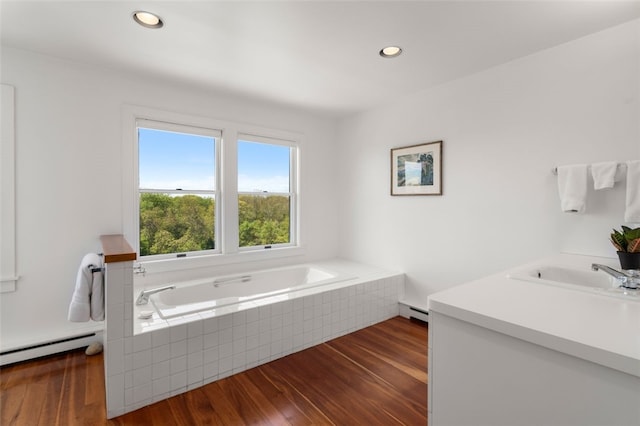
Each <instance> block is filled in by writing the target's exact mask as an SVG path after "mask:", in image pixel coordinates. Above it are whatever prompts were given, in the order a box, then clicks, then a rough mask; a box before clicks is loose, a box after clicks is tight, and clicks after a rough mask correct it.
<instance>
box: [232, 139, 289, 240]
mask: <svg viewBox="0 0 640 426" xmlns="http://www.w3.org/2000/svg"><path fill="white" fill-rule="evenodd" d="M295 164H296V148H295V146H293V145H291V144H289V143H287V142H285V141H277V140H274V139H266V138H258V137H255V136H244V135H241V136H240V138H239V140H238V228H239V229H238V232H239V245H240V247H241V248H245V247H264V248H272V247H274V246H277V245H290V244H292V243H293V242H294V241H295V238H294V233H293V232H292V231H293V230H294V229H295V226H294V223H293V219H295V217H296V214H295V206H296V200H295V194H296V191H295V187H296V179H295V170H296V167H295Z"/></svg>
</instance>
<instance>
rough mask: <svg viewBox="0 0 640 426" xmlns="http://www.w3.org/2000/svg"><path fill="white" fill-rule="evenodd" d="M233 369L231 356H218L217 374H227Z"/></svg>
mask: <svg viewBox="0 0 640 426" xmlns="http://www.w3.org/2000/svg"><path fill="white" fill-rule="evenodd" d="M232 369H233V360H232V357H230V356H228V357H226V358H220V360H219V361H218V375H220V376H222V375H228V374H229V373H230V372H231V370H232Z"/></svg>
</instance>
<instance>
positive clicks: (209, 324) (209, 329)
mask: <svg viewBox="0 0 640 426" xmlns="http://www.w3.org/2000/svg"><path fill="white" fill-rule="evenodd" d="M216 331H218V318H207V319H206V320H204V321H203V333H204V334H209V333H213V332H216Z"/></svg>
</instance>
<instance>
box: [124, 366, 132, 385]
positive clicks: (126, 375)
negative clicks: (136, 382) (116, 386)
mask: <svg viewBox="0 0 640 426" xmlns="http://www.w3.org/2000/svg"><path fill="white" fill-rule="evenodd" d="M132 387H133V370H131V371H127V372H126V373H124V388H125V389H130V388H132Z"/></svg>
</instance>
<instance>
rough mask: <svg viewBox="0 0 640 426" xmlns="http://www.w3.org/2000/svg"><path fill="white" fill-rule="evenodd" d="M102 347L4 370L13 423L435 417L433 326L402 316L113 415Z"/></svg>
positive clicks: (2, 403) (0, 411)
mask: <svg viewBox="0 0 640 426" xmlns="http://www.w3.org/2000/svg"><path fill="white" fill-rule="evenodd" d="M102 363H103V358H102V355H97V356H92V357H87V356H85V355H84V352H82V351H73V352H69V353H66V354H60V355H55V356H52V357H48V358H43V359H40V360H35V361H29V362H25V363H20V364H15V365H11V366H6V367H3V368H1V369H0V392H1V394H0V424H2V425H3V426H4V425H29V426H31V425H47V426H49V425H61V426H67V425H288V424H291V425H312V424H313V425H393V424H404V425H426V423H427V328H426V326H424V325H423V324H420V323H416V322H412V321H409V320H407V319H405V318H402V317H396V318H393V319H390V320H388V321H385V322H383V323H380V324H376V325H374V326H371V327H368V328H366V329H363V330H360V331H357V332H355V333H352V334H349V335H347V336H343V337H340V338H337V339H334V340H331V341H329V342H326V343H323V344H321V345H318V346H315V347H312V348H309V349H307V350H304V351H301V352H297V353H295V354H292V355H289V356H287V357H284V358H281V359H278V360H276V361H272V362H270V363H268V364H264V365H261V366H259V367H256V368H253V369H251V370H248V371H245V372H242V373H240V374H236V375H234V376H231V377H227V378H225V379H222V380H219V381H217V382H214V383H210V384H208V385H206V386H203V387H201V388H198V389H195V390H193V391H190V392H187V393H185V394H182V395H178V396H175V397H173V398H170V399H167V400H164V401H160V402H158V403H156V404H153V405H150V406H147V407H144V408H141V409H140V410H137V411H135V412H132V413H128V414H125V415H123V416H120V417H117V418H115V419H112V420H106V408H105V396H104V370H103V364H102Z"/></svg>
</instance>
